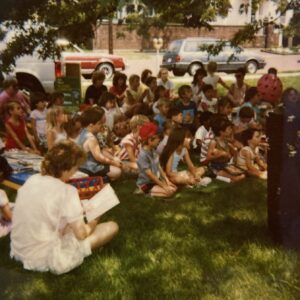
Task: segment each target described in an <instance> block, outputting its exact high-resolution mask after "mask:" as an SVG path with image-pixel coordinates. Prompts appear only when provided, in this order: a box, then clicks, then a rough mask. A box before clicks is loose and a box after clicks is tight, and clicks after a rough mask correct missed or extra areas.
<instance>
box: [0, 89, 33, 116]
mask: <svg viewBox="0 0 300 300" xmlns="http://www.w3.org/2000/svg"><path fill="white" fill-rule="evenodd" d="M10 100H15V101H17V102H19V103H20V105H21V107H22V109H23V110H24V112H25V113H26V114H27V111H28V110H30V107H29V104H28V103H27V101H26V99H25V97H24V95H23V93H22V92H21V91H18V92H17V94H16V95H14V96H11V95H9V94H8V93H7V92H6V91H2V93H1V94H0V108H3V107H4V106H5V104H6V103H7V102H8V101H10Z"/></svg>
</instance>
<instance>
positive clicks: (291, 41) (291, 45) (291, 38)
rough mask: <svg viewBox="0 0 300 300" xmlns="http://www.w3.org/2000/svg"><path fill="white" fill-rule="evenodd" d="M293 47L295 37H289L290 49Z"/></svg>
mask: <svg viewBox="0 0 300 300" xmlns="http://www.w3.org/2000/svg"><path fill="white" fill-rule="evenodd" d="M292 47H293V37H292V36H289V37H288V48H292Z"/></svg>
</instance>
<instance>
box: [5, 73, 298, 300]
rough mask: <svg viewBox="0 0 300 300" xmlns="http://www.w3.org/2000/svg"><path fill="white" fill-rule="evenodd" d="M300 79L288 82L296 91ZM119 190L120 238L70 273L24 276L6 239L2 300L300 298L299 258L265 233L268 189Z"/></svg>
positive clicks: (251, 184) (124, 184) (252, 183)
mask: <svg viewBox="0 0 300 300" xmlns="http://www.w3.org/2000/svg"><path fill="white" fill-rule="evenodd" d="M299 79H300V78H299V76H297V77H285V78H282V81H283V84H284V87H288V86H293V87H295V88H297V89H298V90H299V89H300V80H299ZM247 82H248V83H249V84H251V85H254V84H255V83H256V80H255V81H247ZM221 93H222V92H221ZM114 188H115V190H116V192H117V194H118V196H119V198H120V201H121V204H120V205H119V206H117V207H116V208H114V209H113V210H112V211H110V212H109V213H108V214H107V215H106V216H105V217H104V218H103V219H110V220H111V219H112V220H115V221H117V222H118V223H119V225H120V233H119V235H118V236H117V237H116V238H115V239H114V240H113V241H112V242H111V243H110V244H109V245H108V246H106V247H105V248H103V249H101V250H99V251H97V252H95V253H94V254H93V255H92V256H91V257H89V258H87V259H86V260H85V262H84V263H83V265H82V266H80V267H79V268H77V269H75V270H74V271H72V272H70V273H69V274H66V275H62V276H54V275H51V274H49V273H34V272H28V271H25V270H23V269H22V266H21V265H20V264H19V263H16V262H15V261H13V260H11V259H10V258H9V238H8V237H6V238H4V239H1V240H0V253H1V255H0V299H1V300H2V299H3V300H9V299H17V300H19V299H44V300H46V299H72V300H74V299H76V300H77V299H80V300H84V299H97V300H98V299H105V300H106V299H209V300H211V299H251V300H252V299H272V300H273V299H300V271H299V269H300V256H299V254H298V253H297V252H294V251H288V250H286V249H282V248H278V247H277V246H275V245H274V244H273V243H272V241H271V240H270V237H269V234H268V229H267V212H266V196H267V195H266V182H264V181H261V180H257V179H246V180H244V181H243V182H241V183H238V184H226V183H222V182H213V183H212V184H211V185H209V186H208V187H206V188H200V189H192V190H191V189H183V190H181V191H180V192H178V193H177V195H176V196H175V197H174V198H173V199H171V200H170V201H165V200H161V199H152V198H148V197H144V196H141V195H134V194H133V190H134V189H135V181H134V180H133V179H124V180H123V181H120V182H118V183H116V184H115V185H114ZM10 196H14V195H13V194H11V195H10Z"/></svg>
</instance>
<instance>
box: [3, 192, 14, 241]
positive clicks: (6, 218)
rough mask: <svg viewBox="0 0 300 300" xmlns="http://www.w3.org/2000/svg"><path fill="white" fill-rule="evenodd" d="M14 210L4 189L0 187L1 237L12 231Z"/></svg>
mask: <svg viewBox="0 0 300 300" xmlns="http://www.w3.org/2000/svg"><path fill="white" fill-rule="evenodd" d="M11 221H12V211H11V208H10V204H9V201H8V198H7V195H6V193H5V191H4V190H1V189H0V238H1V237H3V236H6V235H7V234H9V233H10V231H11V226H12V223H11Z"/></svg>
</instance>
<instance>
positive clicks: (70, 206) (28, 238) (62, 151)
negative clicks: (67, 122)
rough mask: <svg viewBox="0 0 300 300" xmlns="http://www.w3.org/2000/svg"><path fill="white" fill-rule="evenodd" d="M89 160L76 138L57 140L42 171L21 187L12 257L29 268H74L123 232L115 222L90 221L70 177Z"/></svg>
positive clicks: (49, 269)
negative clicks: (73, 140) (75, 140)
mask: <svg viewBox="0 0 300 300" xmlns="http://www.w3.org/2000/svg"><path fill="white" fill-rule="evenodd" d="M84 160H85V154H84V152H83V151H82V150H81V149H80V147H79V146H77V145H76V144H74V143H73V142H71V141H64V142H60V143H58V144H56V145H55V146H53V148H52V149H51V150H50V151H49V152H48V153H47V155H46V156H45V159H44V160H43V162H42V166H41V174H36V175H33V176H32V177H30V178H29V179H28V180H27V181H26V183H25V184H24V185H23V186H22V187H21V188H20V189H19V190H18V195H17V199H16V204H15V208H14V216H13V226H12V227H13V228H12V232H11V257H14V258H15V259H16V260H19V261H21V262H22V263H23V266H24V268H25V269H28V270H35V271H41V272H42V271H51V272H53V273H55V274H62V273H66V272H69V271H70V270H72V269H74V268H75V267H77V266H79V265H80V264H81V263H82V262H83V260H84V258H85V257H86V256H88V255H90V254H91V250H92V249H95V248H98V247H100V246H102V245H104V244H106V243H107V242H109V241H110V240H111V239H112V238H113V237H114V236H115V235H116V234H117V232H118V225H117V224H116V223H115V222H106V223H101V224H97V220H93V221H90V223H87V224H86V223H85V222H84V219H83V208H82V205H81V202H80V199H79V196H78V192H77V190H76V188H75V187H73V186H71V185H70V184H66V183H65V182H66V181H67V180H68V179H70V178H71V177H72V176H73V174H74V173H75V172H76V171H77V169H78V167H79V165H81V164H82V163H83V161H84Z"/></svg>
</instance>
